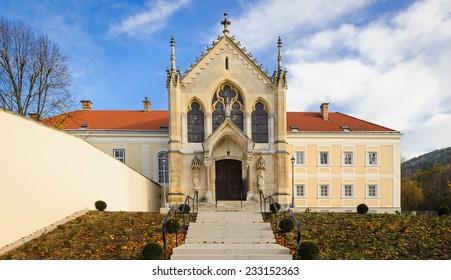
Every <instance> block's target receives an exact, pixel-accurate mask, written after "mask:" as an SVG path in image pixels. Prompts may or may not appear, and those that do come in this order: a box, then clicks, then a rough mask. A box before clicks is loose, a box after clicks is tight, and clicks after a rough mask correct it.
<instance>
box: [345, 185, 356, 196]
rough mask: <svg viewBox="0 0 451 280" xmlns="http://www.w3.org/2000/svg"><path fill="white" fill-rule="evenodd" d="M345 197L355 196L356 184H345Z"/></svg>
mask: <svg viewBox="0 0 451 280" xmlns="http://www.w3.org/2000/svg"><path fill="white" fill-rule="evenodd" d="M343 197H348V198H349V197H354V186H353V185H344V186H343Z"/></svg>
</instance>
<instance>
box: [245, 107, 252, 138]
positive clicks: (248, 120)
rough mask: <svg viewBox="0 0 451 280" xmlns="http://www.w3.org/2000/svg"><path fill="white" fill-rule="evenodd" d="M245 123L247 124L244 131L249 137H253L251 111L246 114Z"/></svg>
mask: <svg viewBox="0 0 451 280" xmlns="http://www.w3.org/2000/svg"><path fill="white" fill-rule="evenodd" d="M244 125H245V129H244V133H245V134H246V135H247V137H249V138H250V139H252V124H251V114H250V113H245V114H244Z"/></svg>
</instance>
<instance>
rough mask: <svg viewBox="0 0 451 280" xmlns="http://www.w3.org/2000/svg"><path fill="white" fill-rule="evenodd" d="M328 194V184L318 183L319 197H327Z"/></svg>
mask: <svg viewBox="0 0 451 280" xmlns="http://www.w3.org/2000/svg"><path fill="white" fill-rule="evenodd" d="M329 195H330V190H329V185H320V186H319V197H329Z"/></svg>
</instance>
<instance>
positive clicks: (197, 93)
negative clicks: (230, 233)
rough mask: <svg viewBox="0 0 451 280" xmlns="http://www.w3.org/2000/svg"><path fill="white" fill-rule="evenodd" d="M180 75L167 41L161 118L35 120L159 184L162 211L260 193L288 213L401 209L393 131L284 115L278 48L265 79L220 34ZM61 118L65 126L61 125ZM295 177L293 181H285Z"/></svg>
mask: <svg viewBox="0 0 451 280" xmlns="http://www.w3.org/2000/svg"><path fill="white" fill-rule="evenodd" d="M221 24H222V25H223V26H224V30H223V36H218V39H217V41H215V42H213V43H212V45H211V47H209V48H207V53H205V54H204V53H203V54H202V57H201V59H198V60H196V63H195V64H194V65H191V68H190V69H189V70H188V71H186V72H185V74H184V75H182V74H181V73H180V71H179V70H177V67H176V54H175V40H174V38H172V39H171V41H170V44H171V58H170V69H168V70H167V83H166V86H167V89H168V105H169V106H168V108H169V110H168V111H153V110H151V104H150V101H149V100H148V99H147V98H146V99H145V100H144V101H143V103H144V108H143V110H138V111H98V110H92V108H91V107H92V102H91V101H82V105H83V109H82V110H80V111H75V112H71V113H69V114H67V115H64V116H63V115H62V116H56V117H53V118H49V119H47V120H44V122H46V123H47V124H50V125H53V126H60V127H62V128H63V129H65V130H66V131H68V132H70V133H73V134H75V135H78V136H80V137H83V138H85V139H86V140H87V141H88V142H90V143H92V145H94V146H96V147H97V148H98V149H100V150H102V151H104V152H105V153H108V154H110V155H112V156H113V157H115V158H117V159H118V160H121V161H123V162H124V163H125V164H127V165H129V166H131V167H132V168H134V169H135V170H137V171H138V172H140V173H141V174H143V175H145V176H147V177H149V178H152V179H153V180H154V181H155V182H157V183H159V184H161V185H167V186H168V193H167V200H168V202H169V203H181V202H183V200H184V198H185V196H186V195H187V194H192V193H193V192H194V191H196V190H197V191H198V192H199V195H200V197H201V198H203V199H204V200H205V201H206V202H207V203H214V202H215V201H220V200H258V199H259V193H260V191H262V192H263V193H264V195H265V196H267V195H272V196H273V197H274V198H275V200H276V201H278V202H279V203H280V204H282V205H289V204H291V203H293V202H294V204H295V207H296V209H297V210H300V211H302V210H305V209H307V208H309V209H311V210H314V211H355V208H356V206H357V205H358V204H360V203H366V204H367V205H368V206H369V208H370V211H373V212H395V211H396V210H398V211H399V210H400V193H401V188H400V139H401V133H400V132H398V131H395V130H392V129H389V128H386V127H383V126H380V125H376V124H373V123H370V122H367V121H364V120H361V119H357V118H354V117H351V116H348V115H345V114H342V113H339V112H329V108H328V105H329V104H328V103H323V104H322V105H321V106H320V110H319V112H287V111H286V93H287V72H286V71H285V70H283V65H282V41H281V39H280V37H279V39H278V41H277V51H278V59H277V70H276V71H275V72H274V73H273V74H272V75H269V74H268V72H267V71H263V70H262V66H261V65H257V62H256V60H255V59H253V58H252V57H251V56H250V55H249V53H248V52H247V51H246V50H245V48H243V47H241V45H240V43H239V42H238V41H236V40H235V38H234V37H233V36H229V30H228V27H229V25H230V21H229V20H228V19H227V16H226V14H225V18H224V20H223V21H222V22H221ZM62 120H65V121H64V122H62ZM293 176H294V177H293Z"/></svg>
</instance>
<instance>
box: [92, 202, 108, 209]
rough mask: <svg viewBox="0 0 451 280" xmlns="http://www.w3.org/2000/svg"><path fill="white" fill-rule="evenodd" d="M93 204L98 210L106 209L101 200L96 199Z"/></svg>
mask: <svg viewBox="0 0 451 280" xmlns="http://www.w3.org/2000/svg"><path fill="white" fill-rule="evenodd" d="M94 206H95V207H96V209H97V210H99V211H104V210H105V209H106V202H105V201H102V200H97V201H96V203H94Z"/></svg>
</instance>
